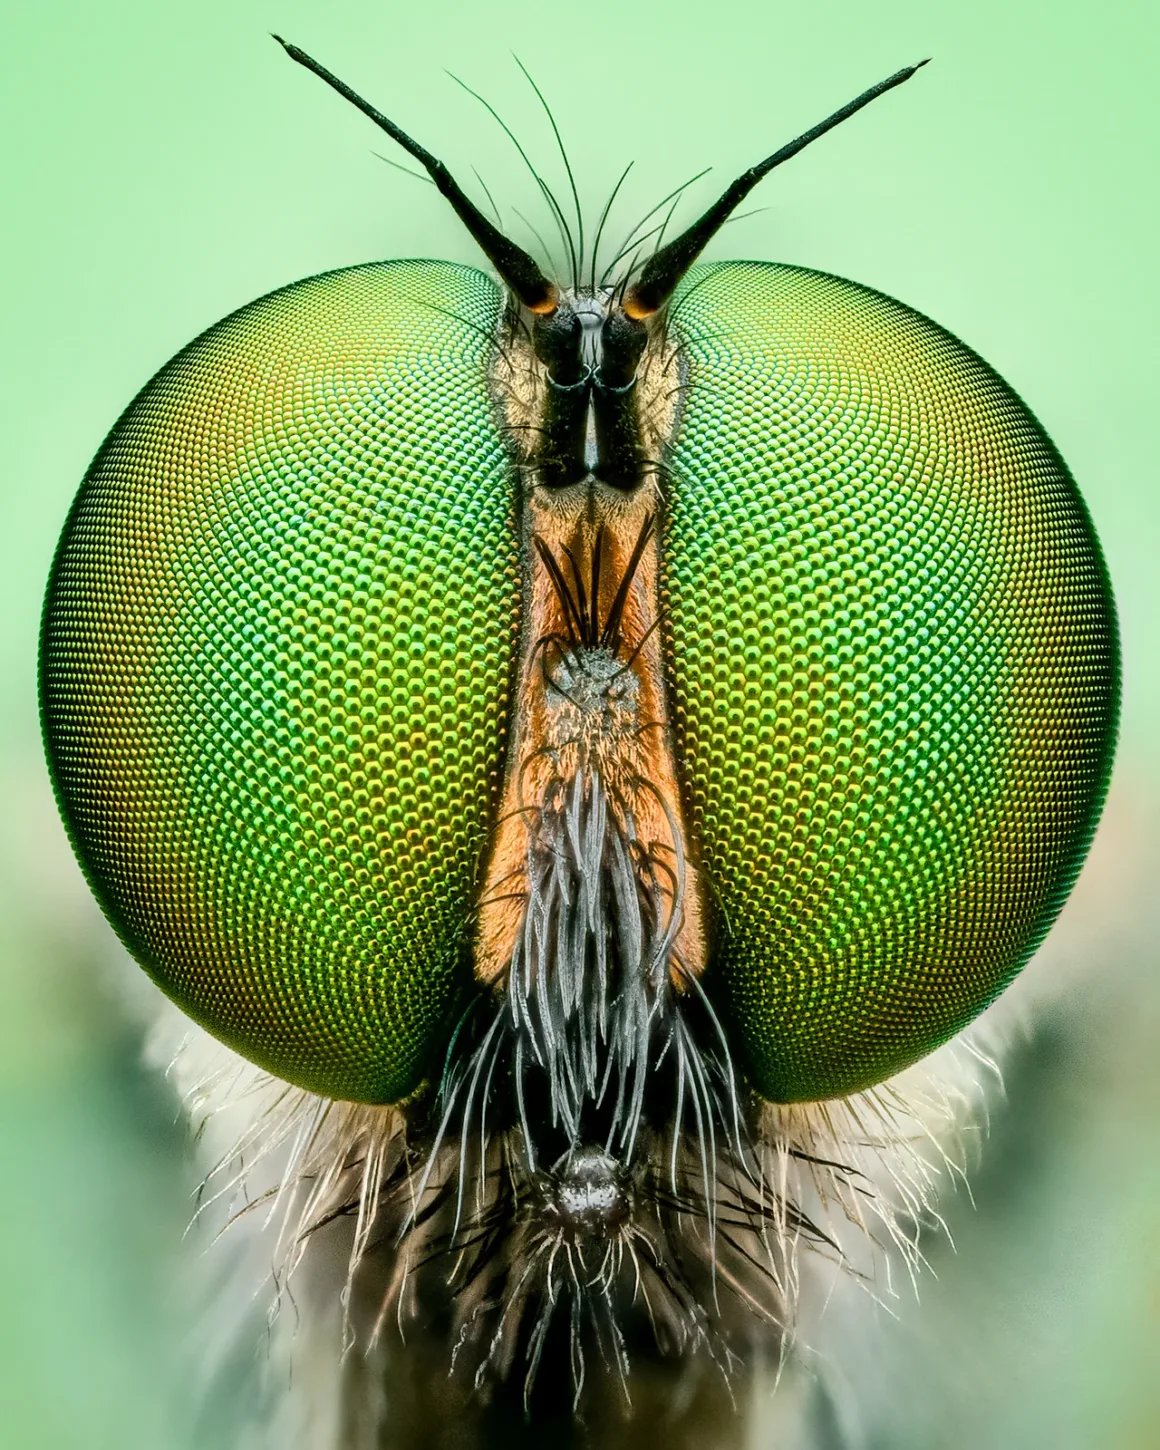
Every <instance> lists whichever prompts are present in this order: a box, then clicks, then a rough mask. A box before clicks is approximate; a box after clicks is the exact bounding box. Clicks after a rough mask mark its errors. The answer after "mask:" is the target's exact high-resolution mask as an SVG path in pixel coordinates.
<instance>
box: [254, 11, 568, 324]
mask: <svg viewBox="0 0 1160 1450" xmlns="http://www.w3.org/2000/svg"><path fill="white" fill-rule="evenodd" d="M274 39H275V40H276V41H277V42H278V44H279V45H280V46H281V47H282V49H283V50H284V51H285V52H286V54H287V55H288V56H289V57H290V59H291V60H294V61H297V62H298V64H299V65H301V66H305V67H306V69H307V70H308V71H313V73H314V74H315V75H316V76H318V77H319V79H320V80H324V81H325V82H326V84H327V85H328V86H330V87H331V88H332V89H333V90H336V91H337V92H338V94H339V95H340V96H343V97H344V98H345V99H346V100H348V101H350V103H351V104H352V105H354V106H357V107H358V108H359V110H360V111H361V112H362V113H363V115H364V116H369V117H370V118H371V120H372V121H373V122H374V123H375V125H376V126H378V127H380V128H381V129H382V130H384V131H385V132H386V133H387V135H388V136H390V137H391V139H392V140H393V141H397V142H398V144H399V145H400V146H401V147H402V148H403V150H404V151H406V152H407V153H408V154H409V155H410V156H413V157H414V158H415V160H416V161H418V162H419V164H420V165H421V166H422V167H423V168H424V169H425V170H426V172H427V174H428V176H430V178H431V180H432V181H433V182H434V183H435V185H436V186H437V187H438V189H439V190H440V191H441V192H442V193H443V195H444V196H445V197H446V198H447V200H448V201H449V202H450V203H451V205H452V206H453V207H454V208H455V214H456V216H457V217H458V218H459V220H460V221H461V222H462V223H463V225H464V226H465V227H466V228H467V230H468V231H469V232H470V233H471V235H472V236H473V237H474V238H475V240H476V241H477V242H478V243H479V245H480V247H481V248H482V250H483V252H484V255H485V256H486V257H487V259H488V261H489V262H490V263H491V264H492V266H493V267H494V268H495V269H496V271H497V272H498V273H499V275H500V276H501V277H502V278H503V280H504V282H505V283H506V284H507V285H508V287H510V288H511V290H512V291H513V292H514V293H515V295H516V296H517V297H518V298H519V299H520V301H521V302H522V303H523V304H524V306H525V307H527V308H528V309H529V310H530V311H532V312H535V313H537V314H538V315H539V316H541V317H547V316H551V314H552V313H553V312H555V310H556V302H557V296H558V294H557V291H556V288H555V286H554V285H553V284H552V283H551V282H549V281H548V279H547V278H546V277H545V276H544V274H543V272H541V271H540V268H539V266H538V265H537V263H536V261H535V260H534V258H532V257H530V256H529V255H528V253H527V252H525V251H524V250H523V248H522V247H518V246H516V244H515V242H513V241H510V240H509V239H508V238H507V237H505V236H504V234H503V233H502V232H501V231H500V230H499V229H498V228H497V227H495V226H493V225H492V223H491V222H490V221H488V219H487V217H485V216H484V214H483V213H482V212H481V211H480V210H479V208H478V207H477V206H476V205H475V203H474V202H473V201H471V199H470V198H469V197H468V196H467V195H466V194H465V193H464V191H463V189H462V188H461V187H460V185H459V183H458V182H457V181H456V180H455V178H454V177H453V176H452V175H451V173H450V172H449V171H448V170H447V167H446V166H444V164H443V162H442V161H440V160H439V159H438V157H436V156H432V155H431V153H430V151H428V150H426V149H425V148H424V147H422V146H420V145H419V143H418V142H417V141H412V139H411V138H410V136H408V135H407V133H406V132H405V131H403V130H401V129H400V128H399V127H398V126H396V125H395V123H394V121H392V120H391V119H390V118H389V117H387V116H384V115H383V113H382V112H381V111H379V110H376V109H375V107H374V106H372V105H371V103H370V102H369V101H364V100H363V98H362V96H360V95H359V94H358V93H357V91H352V90H351V88H350V87H349V86H348V85H347V84H346V82H345V81H340V80H339V78H338V77H337V76H336V75H334V74H333V73H332V72H330V71H328V70H327V69H326V67H325V66H324V65H320V64H319V63H318V61H316V60H315V59H314V57H313V56H310V55H307V54H306V52H305V51H304V50H300V49H299V48H298V46H296V45H291V44H290V43H289V42H288V41H285V40H283V39H282V37H281V36H280V35H275V36H274Z"/></svg>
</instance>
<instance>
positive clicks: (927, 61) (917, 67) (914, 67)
mask: <svg viewBox="0 0 1160 1450" xmlns="http://www.w3.org/2000/svg"><path fill="white" fill-rule="evenodd" d="M933 59H934V56H932V55H928V56H927V58H926V59H925V60H920V61H919V63H918V64H917V65H912V66H911V67H910V69H911V70H912V71H916V70H921V69H922V68H923V66H924V65H930V63H931V61H932V60H933Z"/></svg>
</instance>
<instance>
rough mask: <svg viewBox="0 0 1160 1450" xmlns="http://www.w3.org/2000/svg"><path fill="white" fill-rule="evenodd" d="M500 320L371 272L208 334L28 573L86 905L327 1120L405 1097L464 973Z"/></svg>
mask: <svg viewBox="0 0 1160 1450" xmlns="http://www.w3.org/2000/svg"><path fill="white" fill-rule="evenodd" d="M500 308H501V294H500V291H499V289H498V288H497V287H496V285H495V283H494V282H491V281H490V280H488V279H487V278H486V277H484V276H482V275H481V274H480V273H479V272H476V271H474V270H472V269H470V268H466V267H455V266H450V265H448V264H445V263H439V262H395V263H388V264H385V265H383V266H370V267H356V268H352V269H350V270H349V271H343V272H336V273H332V274H331V275H329V276H324V277H318V278H314V279H313V280H311V281H307V282H302V283H300V284H298V285H297V286H293V287H288V288H286V289H285V290H284V291H281V292H276V293H274V294H273V295H272V296H270V297H266V298H263V299H262V300H261V301H259V302H255V303H254V304H252V305H251V306H249V307H246V308H243V309H242V310H241V311H240V312H237V313H235V314H234V315H233V316H232V317H228V318H226V320H225V321H224V322H221V323H219V324H218V325H217V326H216V327H214V328H211V329H210V331H209V332H207V333H205V334H204V335H203V336H202V337H201V338H199V339H198V340H197V341H196V342H195V343H193V344H192V346H190V347H189V348H187V349H186V350H185V351H184V352H183V353H181V354H179V355H178V356H177V357H176V358H175V359H174V360H173V362H171V363H170V364H169V365H168V366H167V367H166V368H164V369H163V370H162V371H161V372H160V373H159V374H158V376H157V377H156V378H154V380H153V381H152V382H151V383H150V384H149V385H148V386H147V387H146V388H145V390H144V391H143V392H142V394H141V395H140V397H138V398H137V400H136V402H134V403H133V405H132V406H131V407H130V408H129V410H128V412H127V413H126V414H125V416H124V417H123V418H122V419H121V421H120V422H119V423H118V424H117V426H116V428H115V429H114V430H113V433H112V435H111V437H110V438H109V440H108V441H107V443H106V444H105V446H104V448H103V449H102V450H101V453H100V454H99V456H98V457H97V460H96V462H95V463H94V464H93V467H92V470H91V472H90V474H89V477H88V479H87V480H86V482H85V485H84V487H83V489H82V490H81V493H80V496H79V498H78V500H77V503H76V506H75V508H74V510H73V513H72V516H71V518H70V520H69V523H68V526H67V528H66V530H65V534H64V539H63V541H62V544H61V547H60V552H59V555H58V558H57V562H56V566H55V569H54V573H53V579H52V584H51V589H50V594H49V601H48V608H47V614H46V619H45V629H44V646H43V700H44V713H45V721H46V730H47V738H48V747H49V754H50V758H51V762H52V766H53V771H54V775H55V778H56V782H57V787H58V790H59V793H60V799H61V803H62V806H63V809H64V812H65V816H66V819H67V821H68V823H69V826H70V829H71V832H72V835H73V839H74V841H75V843H76V847H77V850H78V853H79V855H80V858H81V860H82V862H83V863H84V866H85V869H86V871H87V873H88V877H89V880H90V881H91V883H92V885H93V888H94V890H95V891H96V893H97V895H98V896H99V897H100V899H101V900H102V901H103V903H104V904H105V907H106V909H107V911H108V913H109V915H110V917H111V919H112V921H113V922H114V924H115V925H116V927H117V929H118V931H119V932H120V933H121V935H122V936H123V938H124V940H125V942H126V944H127V945H128V946H129V948H130V950H131V951H132V952H133V953H134V955H135V956H136V957H137V958H138V960H139V961H141V963H142V964H143V965H144V966H145V967H146V968H147V969H148V971H149V972H150V973H151V975H153V976H154V977H155V979H156V980H157V981H158V982H159V983H160V984H161V986H162V987H164V988H165V990H166V991H167V992H168V993H169V994H170V995H171V996H172V997H173V998H174V1000H175V1001H176V1002H177V1003H178V1004H179V1005H180V1006H181V1007H183V1008H184V1009H185V1010H186V1011H187V1012H188V1013H189V1014H190V1015H191V1016H192V1017H194V1018H195V1019H196V1020H197V1021H199V1022H201V1023H203V1024H204V1025H205V1026H206V1027H208V1028H209V1029H210V1030H211V1031H212V1032H215V1033H216V1034H218V1035H219V1036H220V1037H222V1038H224V1039H225V1041H226V1042H228V1043H229V1044H230V1045H231V1046H233V1047H235V1048H237V1049H238V1050H239V1051H240V1052H242V1053H244V1054H246V1055H247V1056H248V1057H251V1058H253V1059H254V1060H255V1061H257V1062H258V1063H260V1064H262V1065H263V1066H264V1067H267V1068H269V1069H271V1070H272V1071H274V1072H276V1073H278V1074H280V1075H281V1076H283V1077H286V1078H288V1079H290V1080H291V1081H293V1082H296V1083H300V1084H302V1085H304V1086H307V1087H310V1088H312V1089H314V1090H316V1091H319V1092H325V1093H327V1094H330V1095H332V1096H335V1097H340V1098H352V1099H360V1100H369V1101H384V1100H391V1099H397V1098H400V1097H402V1096H403V1095H404V1094H406V1093H407V1092H409V1091H410V1090H411V1089H412V1088H413V1087H414V1086H415V1084H416V1082H417V1081H418V1079H419V1077H420V1076H421V1075H422V1073H423V1071H425V1070H426V1069H427V1068H428V1066H429V1050H430V1045H431V1041H432V1039H433V1037H437V1036H440V1035H441V1034H442V1032H443V1023H444V1020H445V1018H446V1016H447V1013H448V1011H449V1010H450V1003H451V999H452V997H453V995H454V993H455V992H456V990H457V985H458V980H459V979H460V977H461V976H462V973H463V971H464V967H463V965H462V960H461V958H462V953H461V945H462V941H463V935H464V923H465V921H466V920H467V919H468V917H469V913H470V905H471V900H472V893H473V890H474V882H475V877H476V874H477V871H478V865H479V857H480V852H481V850H482V848H483V845H484V839H485V833H486V830H487V823H488V814H489V810H490V809H492V808H493V807H494V803H495V799H496V797H497V795H498V790H499V784H500V773H501V769H502V760H503V733H504V721H505V711H506V709H507V703H508V688H509V677H510V673H511V655H512V651H513V649H514V644H515V635H516V629H517V625H518V608H519V596H518V590H519V584H518V576H517V558H516V535H515V530H514V525H513V496H512V478H511V467H510V464H509V462H508V457H507V453H506V451H505V448H504V443H503V440H502V438H501V435H500V431H499V428H498V426H497V423H496V420H495V417H494V408H493V405H492V402H491V399H490V397H489V395H488V390H487V375H486V368H487V362H488V360H489V358H490V355H491V350H492V349H491V346H490V343H489V338H490V337H491V335H493V334H494V332H495V330H496V327H497V324H498V320H499V315H500ZM466 970H467V973H468V977H469V976H470V968H469V967H468V968H467V969H466Z"/></svg>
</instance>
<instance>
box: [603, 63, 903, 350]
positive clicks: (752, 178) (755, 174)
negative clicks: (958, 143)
mask: <svg viewBox="0 0 1160 1450" xmlns="http://www.w3.org/2000/svg"><path fill="white" fill-rule="evenodd" d="M926 64H927V62H926V61H925V60H920V61H919V63H918V65H910V66H906V67H904V69H902V70H900V71H895V73H894V74H893V75H892V76H887V78H886V79H885V80H884V81H879V82H878V84H877V85H876V86H871V87H870V89H869V90H868V91H863V92H862V94H861V95H860V96H856V97H855V98H854V100H852V101H849V102H847V104H846V105H844V106H843V107H842V108H841V110H838V111H835V112H834V114H833V115H832V116H827V117H826V119H825V120H824V121H819V122H818V124H817V125H816V126H813V127H811V128H810V130H808V131H805V132H803V133H802V134H801V135H800V136H799V137H798V138H797V139H796V140H795V141H790V142H789V143H788V145H785V146H783V147H782V148H781V150H780V151H775V152H774V153H773V155H772V156H767V157H766V159H765V160H764V161H761V162H759V163H758V164H757V165H756V166H751V167H750V169H749V170H748V171H744V172H742V174H741V175H740V176H739V177H738V178H737V180H736V181H734V182H733V183H732V185H731V186H729V187H728V188H727V189H726V191H725V193H724V195H723V196H722V197H721V198H720V200H719V201H716V202H714V204H713V205H712V206H711V207H710V208H709V210H708V211H707V212H706V213H705V215H704V216H703V217H701V218H700V220H699V221H695V222H694V223H693V225H692V226H691V227H689V228H688V230H687V231H684V232H682V233H681V235H680V236H679V237H675V238H674V239H673V240H672V241H671V242H669V244H668V245H667V246H665V247H661V248H660V249H659V250H657V251H656V252H654V253H653V255H652V256H651V257H650V258H649V259H648V261H647V262H646V263H645V265H644V270H643V271H642V272H641V274H640V280H639V281H638V282H637V283H636V284H635V286H633V287H630V288H629V289H628V291H627V293H626V294H625V299H624V310H625V312H627V313H628V315H629V317H632V318H634V319H636V320H637V321H640V320H642V319H644V318H646V317H651V316H652V314H653V313H654V312H657V311H658V310H659V309H660V308H661V307H663V306H664V305H665V303H666V302H667V301H668V300H669V298H670V297H671V296H672V295H673V292H674V290H675V289H676V286H677V283H678V282H679V281H680V280H681V278H682V277H683V276H684V275H685V273H686V272H687V271H688V270H689V268H690V267H691V266H692V265H693V263H694V262H695V261H696V259H697V257H698V256H699V255H700V253H701V251H702V250H703V248H704V247H705V245H706V243H707V242H708V241H709V240H710V238H711V237H712V236H713V234H714V233H715V232H716V231H717V230H718V229H719V228H720V227H721V226H722V225H723V223H724V222H725V221H726V220H727V218H728V216H729V213H730V212H731V211H733V210H734V209H735V208H736V207H737V206H739V205H740V204H741V202H742V201H744V200H745V198H746V197H747V196H748V195H749V193H750V192H751V191H752V190H753V188H754V187H755V186H756V185H757V183H758V182H759V181H761V180H762V178H763V177H766V176H768V175H769V173H770V172H771V171H772V170H773V169H774V167H775V166H780V165H781V163H782V162H783V161H788V160H789V159H790V157H791V156H796V155H797V154H798V152H799V151H804V150H805V148H806V147H807V146H808V145H809V144H810V142H811V141H816V140H817V139H818V137H819V136H824V135H825V134H826V132H827V131H832V130H833V129H834V127H835V126H840V125H841V123H842V122H843V121H847V120H849V118H850V117H851V116H852V115H854V113H855V112H856V111H860V110H861V109H862V107H863V106H868V105H869V104H870V102H871V101H873V100H876V99H877V98H878V97H879V96H881V95H883V94H884V93H885V92H886V91H890V90H893V89H894V87H895V86H900V85H901V84H902V83H903V81H908V80H909V79H910V78H911V76H912V75H913V74H914V73H915V71H916V70H919V69H920V68H921V67H922V66H924V65H926Z"/></svg>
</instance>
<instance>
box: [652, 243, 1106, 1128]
mask: <svg viewBox="0 0 1160 1450" xmlns="http://www.w3.org/2000/svg"><path fill="white" fill-rule="evenodd" d="M669 325H670V328H671V330H672V331H673V332H674V334H675V335H676V337H677V338H679V339H680V340H681V342H682V344H683V347H684V350H685V359H686V363H687V369H688V383H687V388H686V390H685V403H684V416H683V421H682V424H681V431H680V434H679V436H678V438H677V441H676V445H675V447H674V450H673V457H672V463H671V467H670V469H669V475H668V476H669V478H670V480H671V483H670V488H669V497H668V505H669V514H668V523H667V530H666V535H665V547H664V556H663V557H664V570H665V581H664V602H665V605H666V607H667V615H668V629H669V641H670V650H669V664H670V669H671V675H672V686H673V693H674V710H675V715H676V720H677V741H678V750H679V754H680V756H681V758H682V760H683V764H684V768H685V771H686V775H687V784H688V795H689V801H690V806H691V827H692V830H693V834H694V836H695V837H696V838H697V839H698V840H699V841H700V845H701V849H702V851H703V855H704V865H705V869H706V872H707V874H708V876H709V879H710V880H711V882H712V883H713V889H714V892H715V894H716V896H717V899H718V902H719V905H720V921H721V931H720V934H719V940H718V945H717V954H716V957H715V959H714V960H713V961H712V962H711V964H710V969H709V972H707V974H706V981H707V982H708V981H709V980H710V977H712V980H713V981H714V983H715V988H716V990H718V991H719V993H720V994H721V996H722V998H723V1001H724V1004H725V1007H726V1008H727V1015H728V1019H729V1021H730V1022H731V1024H732V1026H733V1030H734V1032H735V1034H736V1036H737V1039H738V1042H739V1044H740V1046H741V1047H742V1049H743V1056H744V1060H745V1062H746V1065H747V1070H748V1072H749V1075H750V1077H751V1079H752V1081H753V1082H754V1084H755V1085H756V1086H757V1087H758V1088H759V1090H760V1091H761V1092H762V1093H763V1094H764V1095H766V1096H767V1097H769V1098H772V1099H779V1100H801V1099H810V1098H826V1097H831V1096H834V1095H836V1094H841V1093H847V1092H851V1091H854V1090H857V1089H860V1088H864V1087H867V1086H869V1085H871V1084H873V1083H876V1082H880V1081H881V1080H882V1079H884V1078H886V1077H887V1076H889V1075H890V1074H892V1073H894V1072H896V1071H898V1070H899V1069H901V1068H903V1067H905V1066H906V1065H907V1064H909V1063H911V1062H913V1061H915V1060H916V1059H917V1058H919V1057H921V1056H923V1055H924V1054H925V1053H927V1052H929V1051H930V1050H931V1049H932V1048H934V1047H935V1046H937V1045H938V1044H939V1043H941V1042H943V1041H945V1040H946V1039H947V1038H948V1037H950V1036H951V1035H952V1034H953V1033H955V1032H957V1031H958V1030H959V1029H960V1028H962V1027H963V1026H964V1025H965V1024H966V1023H968V1022H969V1021H970V1020H971V1019H972V1018H973V1017H974V1016H975V1015H976V1014H977V1013H978V1012H980V1011H981V1010H982V1009H983V1008H984V1007H985V1006H986V1005H987V1004H988V1003H989V1002H990V1001H991V1000H992V999H993V998H994V997H995V996H996V994H997V993H998V992H999V991H1000V990H1001V989H1002V988H1003V987H1004V986H1005V985H1006V984H1007V982H1008V981H1010V979H1011V977H1012V976H1013V975H1014V973H1015V972H1016V971H1017V970H1018V968H1019V967H1020V965H1021V964H1022V963H1023V961H1024V960H1025V959H1026V957H1027V955H1028V954H1029V952H1030V951H1031V950H1032V949H1033V948H1034V947H1035V946H1036V945H1037V943H1038V942H1039V941H1040V939H1041V938H1042V936H1043V934H1044V932H1045V931H1046V930H1047V927H1048V926H1049V925H1050V923H1051V921H1052V919H1053V918H1054V916H1055V914H1056V912H1057V911H1058V909H1059V907H1060V905H1061V904H1062V902H1063V900H1064V898H1065V896H1066V895H1067V892H1068V889H1069V888H1070V886H1071V883H1072V881H1073V879H1074V877H1075V874H1076V872H1077V870H1078V868H1079V865H1080V862H1081V861H1082V859H1083V856H1084V854H1085V852H1086V849H1087V845H1088V842H1089V840H1090V837H1091V833H1092V831H1093V829H1094V826H1095V822H1096V819H1097V816H1098V813H1099V809H1100V806H1101V803H1102V800H1103V795H1104V790H1105V786H1106V781H1107V776H1108V771H1109V768H1110V761H1111V754H1112V749H1113V744H1114V734H1115V722H1116V702H1117V682H1118V680H1117V676H1118V657H1117V643H1116V627H1115V616H1114V609H1113V604H1112V599H1111V595H1110V591H1109V586H1108V581H1107V576H1106V573H1105V570H1104V565H1103V562H1102V559H1101V557H1100V553H1099V548H1098V545H1097V543H1096V540H1095V537H1094V535H1093V532H1092V528H1091V524H1090V522H1089V520H1088V517H1087V514H1086V512H1085V509H1084V507H1083V504H1082V502H1081V500H1080V498H1079V495H1078V493H1077V492H1076V489H1075V486H1074V484H1073V483H1072V480H1071V479H1070V477H1069V476H1068V474H1067V471H1066V469H1065V467H1064V465H1063V463H1062V462H1061V460H1060V458H1059V456H1058V454H1057V453H1056V452H1055V450H1054V449H1053V448H1052V446H1051V444H1050V442H1049V441H1048V439H1047V438H1046V437H1045V436H1044V434H1043V432H1042V430H1041V429H1040V428H1039V426H1038V425H1037V423H1036V422H1035V420H1034V418H1033V417H1032V416H1031V415H1030V414H1029V413H1028V412H1027V410H1026V408H1024V406H1023V405H1022V403H1021V402H1020V401H1019V399H1018V398H1017V397H1016V396H1015V395H1014V394H1013V393H1012V392H1011V390H1010V389H1009V388H1008V387H1006V385H1005V384H1004V383H1003V382H1002V381H1001V380H1000V379H999V378H998V377H996V376H995V374H994V373H993V372H991V370H990V369H989V368H987V367H986V365H985V364H984V363H982V362H981V361H980V360H979V358H977V357H976V356H975V355H974V354H973V353H971V352H970V351H968V350H967V349H966V348H965V347H963V346H962V345H961V344H960V343H959V342H958V341H957V340H956V339H955V338H953V337H951V336H949V335H948V334H947V333H945V332H943V331H942V330H941V329H940V328H938V327H936V326H935V325H934V324H933V323H931V322H930V321H929V320H928V319H926V318H924V317H921V316H919V315H918V314H917V313H914V312H911V311H910V310H909V309H908V308H906V307H903V306H901V305H900V304H899V303H896V302H894V301H891V300H890V299H889V298H886V297H883V296H881V295H880V294H878V293H875V292H870V291H868V290H867V289H865V288H861V287H858V286H856V285H854V284H852V283H849V282H844V281H841V280H839V279H837V278H834V277H827V276H822V275H820V274H818V273H814V272H809V271H805V270H802V269H797V268H791V267H776V266H770V265H762V264H756V263H726V264H721V265H715V266H714V265H705V266H701V267H698V268H695V269H694V271H693V272H692V273H691V274H690V276H689V278H688V279H687V281H686V282H685V283H684V284H683V286H682V288H681V289H679V290H678V292H677V295H676V297H675V300H674V302H673V305H672V309H671V314H670V321H669Z"/></svg>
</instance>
